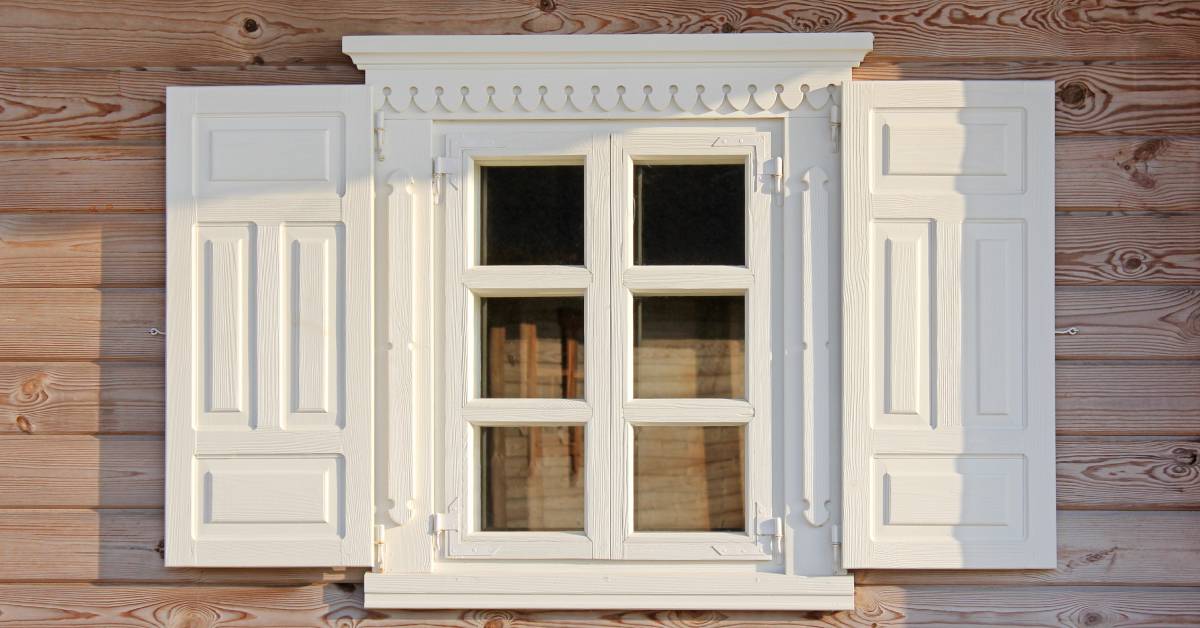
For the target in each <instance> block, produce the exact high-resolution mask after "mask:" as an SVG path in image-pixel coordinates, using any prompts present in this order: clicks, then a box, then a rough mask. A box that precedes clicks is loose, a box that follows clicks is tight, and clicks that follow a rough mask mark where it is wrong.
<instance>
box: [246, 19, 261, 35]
mask: <svg viewBox="0 0 1200 628" xmlns="http://www.w3.org/2000/svg"><path fill="white" fill-rule="evenodd" d="M242 30H243V31H246V32H247V33H257V32H258V20H256V19H254V18H252V17H248V18H246V19H244V20H242Z"/></svg>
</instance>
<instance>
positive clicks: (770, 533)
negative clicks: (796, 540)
mask: <svg viewBox="0 0 1200 628" xmlns="http://www.w3.org/2000/svg"><path fill="white" fill-rule="evenodd" d="M757 528H758V529H757V530H755V533H756V534H757V536H758V540H759V541H760V542H761V541H768V542H770V544H771V546H770V548H771V551H770V553H771V554H775V553H777V552H782V551H783V519H782V518H781V517H770V518H762V517H760V518H759V519H758V523H757Z"/></svg>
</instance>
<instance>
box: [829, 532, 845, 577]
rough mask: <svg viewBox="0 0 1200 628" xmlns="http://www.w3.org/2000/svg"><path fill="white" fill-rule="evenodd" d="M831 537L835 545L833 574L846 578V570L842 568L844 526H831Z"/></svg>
mask: <svg viewBox="0 0 1200 628" xmlns="http://www.w3.org/2000/svg"><path fill="white" fill-rule="evenodd" d="M829 535H830V538H831V540H832V544H833V573H835V574H837V575H839V576H844V575H846V569H845V568H844V567H842V526H839V525H831V526H829Z"/></svg>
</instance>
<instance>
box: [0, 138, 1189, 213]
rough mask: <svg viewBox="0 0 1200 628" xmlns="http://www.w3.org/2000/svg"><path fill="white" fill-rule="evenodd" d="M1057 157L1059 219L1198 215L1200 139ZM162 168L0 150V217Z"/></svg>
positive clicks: (73, 206) (109, 202)
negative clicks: (1105, 214) (1069, 214)
mask: <svg viewBox="0 0 1200 628" xmlns="http://www.w3.org/2000/svg"><path fill="white" fill-rule="evenodd" d="M1056 153H1057V174H1056V177H1057V178H1056V184H1055V185H1056V190H1057V204H1058V209H1059V210H1060V211H1080V210H1096V209H1103V210H1104V211H1112V210H1115V209H1122V210H1150V211H1178V210H1196V211H1200V137H1172V138H1145V137H1066V138H1061V139H1060V140H1059V141H1058V142H1057V143H1056ZM163 164H164V162H163V147H162V146H161V144H113V143H106V142H90V143H85V144H74V143H72V144H61V143H50V144H41V143H32V142H17V143H12V142H10V143H0V211H47V210H50V211H54V210H57V211H120V212H131V211H157V212H161V211H163V198H164V190H163V185H164V181H165V179H164V177H165V175H164V170H163V168H164V165H163ZM46 181H54V182H55V184H54V185H46V184H45V182H46ZM81 190H83V191H85V193H81Z"/></svg>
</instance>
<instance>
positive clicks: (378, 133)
mask: <svg viewBox="0 0 1200 628" xmlns="http://www.w3.org/2000/svg"><path fill="white" fill-rule="evenodd" d="M386 140H387V116H386V115H385V114H384V112H383V110H382V109H380V110H379V111H376V112H375V158H376V159H378V160H379V161H383V159H384V155H383V150H384V148H385V146H384V144H385V142H386Z"/></svg>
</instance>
